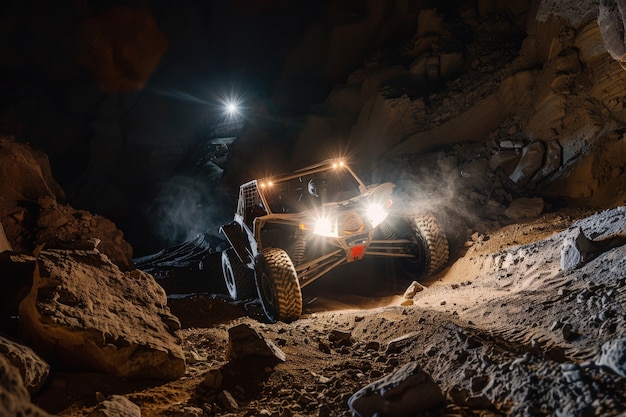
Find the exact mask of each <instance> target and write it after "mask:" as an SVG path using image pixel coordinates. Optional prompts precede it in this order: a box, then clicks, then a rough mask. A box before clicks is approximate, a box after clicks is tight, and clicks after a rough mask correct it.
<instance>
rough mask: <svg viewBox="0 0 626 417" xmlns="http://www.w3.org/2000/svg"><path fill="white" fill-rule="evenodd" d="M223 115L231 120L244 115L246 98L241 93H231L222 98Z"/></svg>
mask: <svg viewBox="0 0 626 417" xmlns="http://www.w3.org/2000/svg"><path fill="white" fill-rule="evenodd" d="M219 101H220V105H221V107H222V110H221V112H222V115H223V116H224V117H225V118H226V119H229V120H233V119H238V118H240V117H242V116H243V110H244V106H243V103H244V99H243V97H242V96H241V95H240V94H237V93H230V94H228V95H226V96H224V97H222V98H221V99H220V100H219Z"/></svg>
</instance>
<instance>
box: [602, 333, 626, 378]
mask: <svg viewBox="0 0 626 417" xmlns="http://www.w3.org/2000/svg"><path fill="white" fill-rule="evenodd" d="M598 364H599V365H601V366H606V367H607V368H609V369H611V370H612V371H613V372H615V373H616V374H617V375H619V376H621V377H622V378H626V338H621V339H615V340H609V341H608V342H606V343H605V344H603V345H602V349H601V354H600V359H599V360H598Z"/></svg>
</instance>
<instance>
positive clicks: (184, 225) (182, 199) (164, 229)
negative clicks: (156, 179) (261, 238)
mask: <svg viewBox="0 0 626 417" xmlns="http://www.w3.org/2000/svg"><path fill="white" fill-rule="evenodd" d="M229 202H230V200H228V199H227V198H225V197H224V196H223V195H222V194H221V192H220V191H219V188H218V187H217V186H216V185H215V184H214V183H211V182H209V181H207V180H205V179H203V178H197V177H188V176H176V177H172V178H170V179H169V180H168V181H167V182H165V183H163V184H162V185H161V187H160V189H159V192H158V194H157V196H156V197H155V198H154V200H153V202H152V204H151V205H150V206H149V208H148V210H147V211H148V213H147V216H148V218H149V221H150V224H152V225H153V227H154V230H153V234H154V235H155V236H157V238H159V239H160V240H162V241H163V243H164V244H165V245H174V244H178V243H181V242H184V241H187V240H189V239H191V238H193V237H194V236H196V235H198V234H200V233H206V232H212V233H213V234H216V233H217V231H218V228H219V226H221V225H222V224H224V223H226V222H227V220H228V219H229V218H232V211H233V210H234V207H235V206H234V204H235V203H236V202H230V203H231V204H230V206H228V207H226V204H227V203H229Z"/></svg>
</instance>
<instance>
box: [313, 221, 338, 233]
mask: <svg viewBox="0 0 626 417" xmlns="http://www.w3.org/2000/svg"><path fill="white" fill-rule="evenodd" d="M313 233H315V234H316V235H320V236H328V237H337V236H339V234H338V233H337V221H336V220H335V221H332V220H331V219H330V218H328V217H320V218H318V219H317V220H315V223H314V226H313Z"/></svg>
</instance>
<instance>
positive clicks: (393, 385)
mask: <svg viewBox="0 0 626 417" xmlns="http://www.w3.org/2000/svg"><path fill="white" fill-rule="evenodd" d="M444 401H445V397H444V395H443V393H442V392H441V389H440V388H439V386H438V385H437V384H436V383H435V382H434V380H433V379H432V377H431V376H430V375H428V374H427V373H426V372H424V370H423V369H422V368H421V367H420V366H419V365H418V364H417V362H409V363H407V364H406V365H404V366H402V367H401V368H400V369H398V370H397V371H396V372H394V373H393V374H389V375H387V376H385V377H383V378H381V379H379V380H377V381H375V382H373V383H371V384H369V385H367V386H366V387H364V388H362V389H360V390H359V391H357V392H356V393H354V394H353V395H352V396H351V397H350V398H349V399H348V406H349V407H350V410H352V411H353V412H354V413H355V414H356V415H357V416H359V417H373V416H377V415H378V416H382V415H384V416H385V417H404V416H409V415H416V414H419V413H421V412H423V411H426V410H428V409H430V408H433V407H435V406H438V405H439V404H441V403H442V402H444Z"/></svg>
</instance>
